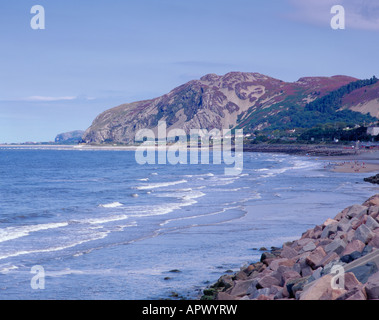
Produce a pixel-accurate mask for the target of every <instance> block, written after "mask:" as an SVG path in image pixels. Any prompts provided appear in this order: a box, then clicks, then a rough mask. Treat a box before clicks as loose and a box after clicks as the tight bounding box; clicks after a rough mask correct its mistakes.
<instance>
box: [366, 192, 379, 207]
mask: <svg viewBox="0 0 379 320" xmlns="http://www.w3.org/2000/svg"><path fill="white" fill-rule="evenodd" d="M363 205H364V206H367V207H371V206H379V194H376V195H374V196H372V197H371V198H369V199H368V200H366V201H365V202H364V203H363Z"/></svg>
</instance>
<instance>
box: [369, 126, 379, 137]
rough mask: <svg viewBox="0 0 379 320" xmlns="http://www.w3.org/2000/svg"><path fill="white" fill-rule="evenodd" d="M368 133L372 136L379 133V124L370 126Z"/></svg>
mask: <svg viewBox="0 0 379 320" xmlns="http://www.w3.org/2000/svg"><path fill="white" fill-rule="evenodd" d="M367 134H369V135H371V136H377V135H379V126H370V127H368V128H367Z"/></svg>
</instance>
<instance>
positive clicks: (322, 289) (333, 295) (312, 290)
mask: <svg viewBox="0 0 379 320" xmlns="http://www.w3.org/2000/svg"><path fill="white" fill-rule="evenodd" d="M332 280H333V276H332V275H326V276H324V277H321V278H320V279H318V280H316V281H314V283H312V285H310V286H309V287H308V288H307V289H306V290H304V291H303V292H302V293H301V294H300V300H336V299H337V298H338V297H339V296H341V295H342V294H344V293H345V292H346V290H345V289H333V288H332V285H331V284H332Z"/></svg>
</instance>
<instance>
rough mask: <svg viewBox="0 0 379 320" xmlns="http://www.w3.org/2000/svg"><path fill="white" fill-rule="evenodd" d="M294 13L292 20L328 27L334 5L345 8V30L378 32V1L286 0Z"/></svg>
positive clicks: (290, 16)
mask: <svg viewBox="0 0 379 320" xmlns="http://www.w3.org/2000/svg"><path fill="white" fill-rule="evenodd" d="M287 1H288V3H289V4H290V5H291V6H292V7H293V8H294V12H292V13H290V14H288V15H287V17H288V18H290V19H292V20H297V21H302V22H306V23H311V24H316V25H323V26H329V25H330V20H331V18H332V16H333V15H332V14H331V13H330V10H331V8H332V7H333V6H334V5H342V6H343V7H344V8H345V22H346V29H358V30H374V31H379V1H373V0H306V1H305V0H287Z"/></svg>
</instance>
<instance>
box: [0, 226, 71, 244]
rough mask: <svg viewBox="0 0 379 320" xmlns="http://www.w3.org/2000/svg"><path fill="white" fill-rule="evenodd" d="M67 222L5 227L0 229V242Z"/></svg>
mask: <svg viewBox="0 0 379 320" xmlns="http://www.w3.org/2000/svg"><path fill="white" fill-rule="evenodd" d="M67 225H68V222H58V223H46V224H37V225H31V226H23V227H7V228H5V229H0V243H1V242H5V241H9V240H14V239H18V238H21V237H26V236H28V235H29V234H30V233H31V232H37V231H42V230H48V229H56V228H62V227H66V226H67Z"/></svg>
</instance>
